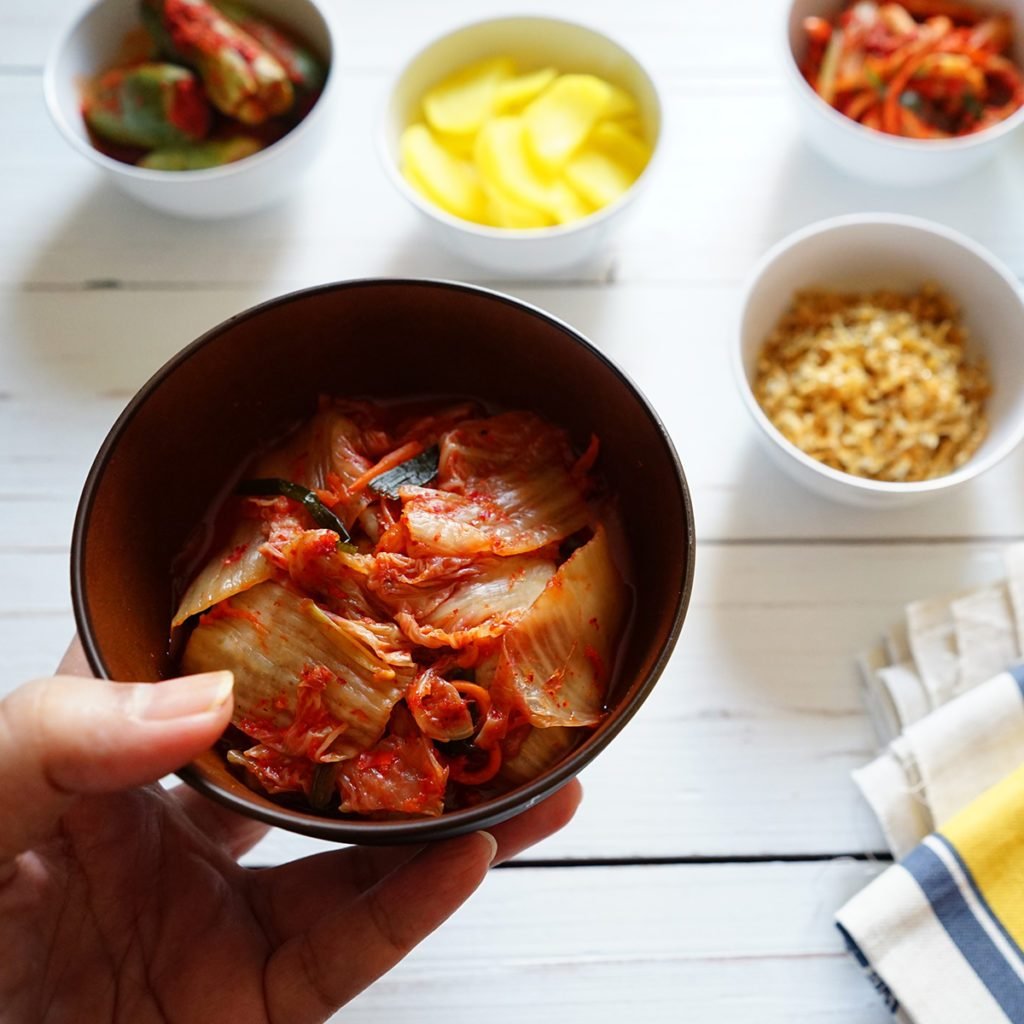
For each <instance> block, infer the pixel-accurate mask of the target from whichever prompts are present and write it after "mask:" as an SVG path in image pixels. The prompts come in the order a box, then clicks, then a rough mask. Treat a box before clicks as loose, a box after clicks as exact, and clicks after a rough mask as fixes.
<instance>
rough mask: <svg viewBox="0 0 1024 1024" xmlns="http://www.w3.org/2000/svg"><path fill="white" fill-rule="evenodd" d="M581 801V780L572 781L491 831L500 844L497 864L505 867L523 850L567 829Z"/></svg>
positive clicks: (496, 859) (495, 861)
mask: <svg viewBox="0 0 1024 1024" xmlns="http://www.w3.org/2000/svg"><path fill="white" fill-rule="evenodd" d="M582 799H583V787H582V786H581V785H580V784H579V782H578V780H576V779H573V780H572V781H571V782H569V783H567V784H566V785H565V786H563V787H562V788H561V789H560V790H559V791H558V792H557V793H555V794H554V795H552V796H549V797H548V798H547V799H546V800H544V801H543V802H542V803H539V804H537V806H536V807H531V808H530V810H528V811H526V812H525V813H524V814H520V815H518V816H517V817H515V818H511V819H509V820H508V821H504V822H502V823H501V824H500V825H495V826H494V828H492V829H491V835H493V836H494V838H495V839H496V840H497V843H498V855H497V856H496V857H495V858H494V863H495V864H502V863H504V862H505V861H507V860H511V859H512V858H513V857H516V856H518V855H519V854H520V853H522V852H523V850H525V849H527V848H528V847H530V846H533V845H534V844H535V843H539V842H540V841H541V840H542V839H547V837H548V836H550V835H553V834H554V833H555V832H557V831H558V830H559V829H561V828H564V827H565V826H566V825H568V824H569V822H570V821H572V818H573V815H574V814H575V813H576V809H577V808H578V807H579V805H580V801H581V800H582Z"/></svg>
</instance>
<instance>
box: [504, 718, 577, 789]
mask: <svg viewBox="0 0 1024 1024" xmlns="http://www.w3.org/2000/svg"><path fill="white" fill-rule="evenodd" d="M579 739H580V732H579V730H578V729H569V728H564V727H561V726H552V727H551V728H550V729H531V730H530V732H529V733H528V734H527V737H526V739H525V740H523V743H522V745H521V746H520V748H519V749H518V750H517V751H516V753H515V754H514V755H513V756H512V757H507V758H506V759H505V760H504V761H503V762H502V765H501V772H500V776H501V778H502V779H504V780H505V781H506V782H510V783H512V784H513V785H516V786H520V785H522V784H523V783H525V782H531V781H533V779H536V778H537V777H538V776H540V775H542V774H543V773H544V772H546V771H547V770H548V769H549V768H553V767H554V766H555V765H556V764H557V763H558V762H559V761H561V760H562V758H563V757H565V755H566V754H568V753H569V751H570V750H572V748H573V747H575V746H576V744H577V743H578V742H579Z"/></svg>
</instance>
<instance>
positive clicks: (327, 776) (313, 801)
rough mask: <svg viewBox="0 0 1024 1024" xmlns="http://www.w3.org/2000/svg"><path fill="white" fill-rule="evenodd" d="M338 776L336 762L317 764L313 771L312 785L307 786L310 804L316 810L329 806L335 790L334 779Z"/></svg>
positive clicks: (325, 808) (323, 809) (322, 809)
mask: <svg viewBox="0 0 1024 1024" xmlns="http://www.w3.org/2000/svg"><path fill="white" fill-rule="evenodd" d="M337 776H338V766H337V765H336V764H318V765H317V766H316V771H315V772H313V785H312V786H310V787H309V803H310V806H311V807H313V808H314V809H315V810H318V811H326V810H327V809H328V808H329V807H330V806H331V797H332V796H333V795H334V792H335V785H334V783H335V780H336V779H337Z"/></svg>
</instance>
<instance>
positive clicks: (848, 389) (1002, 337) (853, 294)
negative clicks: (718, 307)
mask: <svg viewBox="0 0 1024 1024" xmlns="http://www.w3.org/2000/svg"><path fill="white" fill-rule="evenodd" d="M737 334H738V341H737V344H736V346H735V349H734V360H733V362H734V369H735V375H736V380H737V383H738V386H739V389H740V394H741V396H742V399H743V401H744V404H745V405H746V407H747V409H748V411H749V412H750V415H751V417H752V418H753V420H754V422H755V424H756V425H757V427H758V428H759V430H758V433H759V434H760V436H761V437H762V439H763V440H764V441H765V444H766V450H767V452H768V454H769V456H770V457H771V458H772V459H773V460H774V461H775V462H776V463H777V464H778V465H779V467H780V468H781V469H783V470H784V471H785V472H787V473H788V474H789V475H790V476H791V477H792V478H793V479H795V480H797V481H798V482H799V483H801V484H803V485H804V486H806V487H808V488H809V489H810V490H812V491H814V492H816V493H818V494H820V495H823V496H824V497H826V498H830V499H833V500H835V501H840V502H845V503H847V504H854V505H864V506H871V507H875V508H889V507H894V506H897V505H903V504H909V503H911V502H913V501H918V500H921V499H923V498H925V497H927V496H928V495H934V494H939V493H941V492H945V491H948V490H950V489H951V488H953V487H957V486H960V485H962V484H965V483H967V481H969V480H972V479H973V478H974V477H976V476H978V475H979V474H981V473H983V472H985V471H986V470H988V469H990V468H991V467H992V466H994V465H995V464H996V463H997V462H999V461H1001V460H1002V459H1003V458H1005V457H1006V456H1007V455H1008V454H1009V453H1010V452H1011V451H1012V450H1013V449H1014V448H1015V447H1016V446H1017V445H1018V444H1019V443H1020V441H1021V440H1022V438H1024V296H1022V292H1021V288H1020V285H1019V284H1018V282H1017V280H1016V279H1015V278H1014V276H1013V274H1012V273H1011V272H1010V271H1009V270H1008V269H1007V268H1006V267H1005V266H1004V265H1003V264H1002V263H1000V262H999V261H998V260H997V259H996V258H995V257H994V256H992V254H991V253H988V252H986V251H985V250H984V249H983V248H982V247H981V246H979V245H977V244H976V243H975V242H973V241H972V240H971V239H969V238H967V237H966V236H964V235H961V234H959V233H958V232H955V231H952V230H950V229H949V228H946V227H943V226H942V225H939V224H934V223H931V222H929V221H925V220H919V219H917V218H913V217H903V216H898V215H894V214H855V215H852V216H847V217H838V218H835V219H832V220H827V221H821V222H819V223H816V224H812V225H810V226H809V227H807V228H804V229H803V230H801V231H798V232H796V233H795V234H793V235H790V236H789V237H788V238H786V239H784V240H783V241H781V242H780V243H779V244H778V245H776V246H775V247H774V248H773V249H771V250H770V251H769V252H768V253H767V254H766V255H765V256H764V258H763V259H762V260H761V262H760V264H759V265H758V266H757V268H756V269H755V271H754V273H753V274H752V275H751V277H750V280H749V283H748V285H747V288H746V292H745V296H744V300H743V303H742V309H741V315H740V323H739V329H738V332H737Z"/></svg>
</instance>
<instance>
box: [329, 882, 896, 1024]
mask: <svg viewBox="0 0 1024 1024" xmlns="http://www.w3.org/2000/svg"><path fill="white" fill-rule="evenodd" d="M876 873H877V868H875V867H873V866H870V865H864V864H842V863H831V864H799V865H797V864H775V865H756V866H749V865H747V866H727V867H718V866H715V867H709V866H701V867H659V868H652V867H642V868H612V869H596V868H587V869H579V868H576V869H544V870H525V869H521V870H512V871H501V870H499V871H496V872H493V873H492V874H491V876H490V877H489V878H488V879H487V880H486V882H485V883H484V886H483V888H482V889H481V890H480V892H479V893H477V895H476V896H474V897H473V899H472V900H471V901H470V903H469V904H468V905H467V906H466V907H464V908H463V910H461V911H460V912H459V913H458V914H457V915H456V916H455V918H454V919H452V920H451V921H450V922H449V923H448V924H446V925H444V926H443V927H442V928H441V929H440V930H439V931H438V932H436V933H435V934H434V935H433V936H432V937H431V938H430V939H428V940H427V942H426V943H424V945H423V946H421V947H420V948H419V949H418V950H416V951H415V952H414V953H413V954H412V955H411V956H410V957H409V958H408V960H406V961H405V962H404V963H403V964H401V965H400V966H399V967H398V968H397V969H396V970H395V971H393V972H392V973H391V974H390V975H388V976H386V977H385V978H384V979H383V980H382V981H380V982H379V983H378V984H377V985H375V986H373V987H372V988H370V989H369V990H368V991H367V992H365V993H364V994H363V995H362V996H360V997H359V998H358V999H356V1000H355V1001H354V1002H353V1003H351V1004H350V1005H349V1007H348V1008H347V1009H346V1010H345V1011H344V1012H343V1013H341V1014H339V1015H338V1016H337V1017H336V1018H335V1020H338V1021H342V1020H343V1021H346V1022H354V1024H362V1022H367V1024H369V1022H378V1021H387V1022H388V1024H406V1022H408V1024H413V1022H415V1024H450V1022H451V1021H463V1020H465V1021H469V1020H476V1019H478V1017H479V1012H480V1008H481V1007H485V1006H486V1007H487V1011H486V1012H487V1018H488V1020H491V1021H494V1022H496V1024H505V1022H508V1024H518V1022H519V1021H522V1020H524V1019H526V1020H531V1021H538V1022H544V1024H546V1022H551V1024H560V1022H563V1021H565V1020H571V1021H580V1020H584V1019H585V1020H587V1021H590V1022H592V1024H619V1022H621V1021H622V1020H629V1019H640V1020H645V1021H650V1022H652V1024H669V1022H676V1021H680V1020H695V1021H715V1022H717V1024H732V1022H736V1024H739V1022H743V1024H747V1022H749V1021H751V1020H754V1019H756V1020H757V1021H758V1022H759V1024H783V1022H786V1024H788V1022H790V1021H793V1020H799V1021H801V1022H805V1021H807V1022H820V1024H824V1022H828V1024H847V1022H848V1024H876V1022H877V1024H882V1022H883V1021H885V1020H889V1019H891V1018H889V1016H888V1014H887V1013H886V1011H885V1010H884V1009H883V1008H882V1004H881V1002H880V1001H879V1000H878V997H877V995H876V994H875V992H874V991H873V990H872V988H871V987H870V986H869V984H868V983H867V981H865V979H864V978H863V976H862V975H861V973H860V971H859V969H858V968H857V967H856V965H855V964H854V963H853V961H852V959H850V958H849V957H848V956H847V955H846V954H845V953H844V952H843V950H842V943H841V941H840V939H839V936H838V934H837V933H836V931H835V929H834V927H833V926H832V922H831V918H832V915H833V914H834V912H835V911H836V910H837V909H838V908H839V906H841V905H842V903H843V902H845V900H846V899H847V898H848V897H849V896H851V895H852V894H853V893H854V892H855V891H856V890H857V889H859V888H860V887H862V886H863V885H865V884H866V883H867V881H868V880H869V879H870V878H871V877H873V876H874V875H875V874H876Z"/></svg>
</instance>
